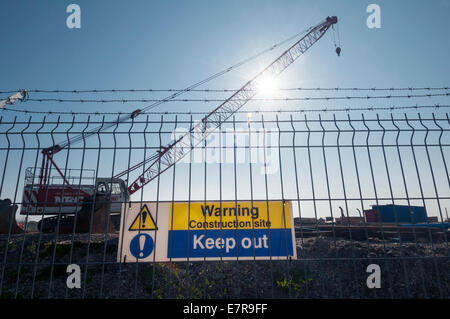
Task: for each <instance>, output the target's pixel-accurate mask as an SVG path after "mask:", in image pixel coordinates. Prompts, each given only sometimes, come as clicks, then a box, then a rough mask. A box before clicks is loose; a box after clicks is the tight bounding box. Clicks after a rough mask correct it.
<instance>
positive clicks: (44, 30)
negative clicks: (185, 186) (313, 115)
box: [0, 0, 450, 213]
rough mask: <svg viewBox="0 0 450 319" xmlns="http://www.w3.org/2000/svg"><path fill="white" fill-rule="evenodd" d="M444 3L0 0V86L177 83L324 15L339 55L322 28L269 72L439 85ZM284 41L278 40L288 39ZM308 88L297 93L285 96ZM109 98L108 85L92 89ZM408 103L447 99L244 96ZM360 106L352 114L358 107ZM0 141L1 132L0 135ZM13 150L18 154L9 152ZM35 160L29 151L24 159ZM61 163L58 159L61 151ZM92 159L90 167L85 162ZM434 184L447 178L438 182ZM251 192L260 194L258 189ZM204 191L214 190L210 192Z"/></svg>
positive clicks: (287, 82) (227, 81) (244, 74)
mask: <svg viewBox="0 0 450 319" xmlns="http://www.w3.org/2000/svg"><path fill="white" fill-rule="evenodd" d="M70 3H77V4H79V5H80V7H81V19H82V22H81V29H79V30H77V29H68V28H67V27H66V18H67V16H68V13H66V7H67V5H69V4H70ZM370 3H377V4H378V5H380V7H381V28H380V29H369V28H368V27H367V26H366V19H367V16H368V15H369V14H368V13H366V7H367V6H368V5H369V4H370ZM449 9H450V1H448V0H433V1H300V0H295V1H294V0H292V1H284V0H283V1H274V0H271V1H262V0H258V1H256V0H254V1H250V0H245V1H234V0H230V1H206V0H202V1H199V0H198V1H197V0H190V1H141V0H134V1H101V0H96V1H92V0H89V1H75V0H72V1H56V0H54V1H31V0H29V1H24V0H16V1H2V2H1V4H0V36H1V39H2V53H1V59H0V70H1V75H2V76H1V77H0V91H1V90H13V89H19V88H28V89H33V88H38V89H110V88H122V89H127V88H136V89H139V88H154V89H157V88H183V87H186V86H188V85H190V84H192V83H193V82H196V81H199V80H201V79H203V78H205V77H207V76H209V75H211V74H213V73H216V72H218V71H221V70H222V69H224V68H226V67H228V66H230V65H232V64H234V63H236V62H238V61H240V60H242V59H244V58H246V57H249V56H251V55H253V54H255V53H257V52H260V51H261V50H263V49H266V48H268V47H270V46H271V45H273V44H275V43H277V42H279V41H281V40H283V39H285V38H288V37H290V36H291V35H293V34H296V33H298V32H300V31H302V30H305V29H306V28H308V27H310V26H313V25H315V24H317V23H318V22H320V21H321V20H322V19H323V18H325V17H326V16H328V15H336V16H338V18H339V22H338V25H339V32H340V40H341V47H342V55H341V57H337V56H336V54H335V52H334V45H333V37H332V33H331V32H328V33H327V34H326V35H325V37H324V38H323V39H321V40H320V41H319V42H318V43H317V44H315V45H314V46H313V47H312V48H311V49H310V50H309V51H308V52H307V53H306V54H305V56H303V57H301V58H300V59H299V60H298V61H296V63H294V64H293V65H292V66H290V68H289V69H288V70H286V72H285V73H283V75H282V76H281V77H280V79H279V86H280V87H336V86H338V87H422V86H424V87H428V86H436V87H442V86H448V85H449V76H448V75H449V74H450V64H449V63H448V52H449V51H450V41H448V34H447V30H448V13H449V12H450V10H449ZM283 48H287V45H285V46H284V47H283ZM281 50H282V48H280V50H278V51H276V52H271V53H269V54H267V55H264V56H263V57H261V58H260V59H257V60H255V61H253V62H251V63H249V64H248V65H245V66H243V67H242V68H239V69H238V70H236V71H234V72H232V73H230V74H227V75H225V76H223V77H220V78H219V79H216V80H214V81H213V82H211V83H209V84H207V85H206V86H204V87H203V88H228V89H229V88H237V87H240V86H241V85H242V84H244V83H245V81H246V80H248V79H249V78H250V77H251V76H252V75H255V74H256V73H257V72H258V71H259V70H261V69H262V68H263V67H264V66H265V65H267V64H268V63H269V62H271V61H272V60H273V59H274V58H275V57H277V56H278V55H279V54H280V53H281V52H282V51H281ZM313 94H314V93H308V92H306V93H302V94H299V93H295V94H293V95H292V96H313ZM320 94H322V95H323V94H324V93H320ZM363 94H365V92H364V93H363ZM369 94H370V93H369ZM380 94H381V93H380ZM166 95H167V94H166ZM374 95H378V93H376V94H375V93H374ZM40 96H41V97H45V95H40ZM59 96H61V97H73V96H72V95H59ZM117 96H118V95H117V94H116V95H114V94H109V95H102V96H101V97H104V98H114V97H117ZM120 96H121V97H124V98H126V97H138V98H154V97H164V96H165V95H164V94H150V93H146V94H137V95H130V94H122V95H120ZM190 96H191V97H200V98H219V97H224V98H225V97H226V94H217V93H216V94H212V93H198V94H194V95H190ZM416 103H417V104H435V103H442V104H444V103H447V104H448V97H447V98H433V99H428V98H425V99H424V98H422V99H415V100H406V99H398V100H380V101H375V100H373V101H371V102H370V104H369V103H367V102H366V101H360V100H356V101H347V102H326V103H324V102H308V103H306V102H305V103H299V102H294V103H287V102H286V103H279V102H278V103H277V102H267V103H266V102H265V103H261V104H256V103H253V104H252V103H249V105H248V108H249V109H251V108H253V109H254V108H259V107H262V108H267V109H278V108H280V107H286V108H295V107H302V108H310V107H317V106H323V105H326V106H329V107H333V106H337V107H343V106H350V107H356V106H368V105H375V106H383V105H414V104H416ZM216 104H217V103H170V104H165V105H162V106H160V107H158V108H157V109H155V111H165V110H168V111H208V110H212V109H213V108H214V107H215V106H217V105H216ZM144 106H146V104H136V105H134V104H125V105H123V104H104V105H102V104H80V103H70V104H58V103H37V102H35V103H33V102H27V103H24V104H20V103H19V104H17V105H16V106H15V107H17V109H25V108H26V109H28V110H37V111H48V110H52V111H58V110H60V111H71V110H74V111H124V112H126V111H130V112H131V111H133V110H134V109H136V108H142V107H144ZM403 112H404V111H402V112H395V113H394V115H396V116H402V114H403ZM360 113H361V112H359V113H357V114H356V113H355V114H354V115H355V116H360ZM435 113H436V114H437V115H440V116H443V115H444V114H445V113H444V111H435ZM386 114H387V113H386ZM408 114H409V115H410V116H416V114H417V111H414V110H413V111H408ZM430 114H431V111H424V112H423V115H424V116H429V115H430ZM15 115H16V114H13V113H7V112H1V113H0V116H3V117H4V118H5V119H12V117H13V116H15ZM344 116H346V115H344ZM367 116H369V117H370V116H374V115H373V114H368V115H367ZM386 116H387V115H386ZM18 118H19V119H22V120H26V119H28V117H27V116H24V115H18ZM35 118H39V117H35ZM4 130H5V129H2V130H1V131H2V132H3V131H4ZM47 142H48V143H50V142H51V141H50V140H48V141H47ZM56 142H57V141H56ZM0 143H5V141H4V140H1V141H0ZM2 145H5V144H2ZM319 155H320V154H319ZM319 155H318V156H319ZM14 156H16V157H15V158H19V157H17V156H19V154H16V155H14ZM138 157H139V156H138ZM25 160H27V159H25ZM33 160H34V158H33V159H32V160H31V162H33ZM60 160H61V162H60V164H61V166H63V165H62V164H63V162H64V156H61V158H60ZM15 162H16V164H17V161H15ZM28 164H29V163H28ZM91 164H92V165H91V166H92V168H95V166H96V165H95V161H94V160H93V162H92V163H91ZM122 164H123V163H122ZM132 164H133V163H132ZM74 165H76V162H74ZM333 165H336V164H332V166H331V168H332V169H333V168H336V167H335V166H333ZM24 166H28V165H25V164H24ZM244 169H245V168H244ZM10 171H11V172H13V171H14V170H13V169H11V170H10ZM285 171H286V170H285ZM116 172H117V171H116ZM200 172H201V167H200V171H199V173H200ZM246 174H247V172H246ZM169 180H171V177H170V178H169ZM336 181H337V182H338V181H339V178H336ZM430 183H431V181H430ZM292 185H293V184H292ZM382 185H384V184H382ZM427 185H428V184H427ZM430 185H431V184H430ZM152 187H153V186H152ZM443 187H446V185H445V183H444V184H443ZM19 188H20V187H19ZM247 188H248V187H247ZM198 190H199V192H198V197H200V198H201V196H202V195H201V194H202V191H203V186H202V187H199V188H198ZM290 190H291V191H292V190H293V188H292V187H291V189H290ZM444 190H445V191H448V190H447V189H445V188H444ZM11 191H13V190H11ZM182 191H183V190H182ZM261 191H262V194H263V193H264V192H263V190H261ZM19 193H20V191H19ZM246 193H247V196H245V197H246V198H248V192H246ZM276 193H277V194H278V193H279V190H277V191H276ZM233 194H234V191H233V190H232V189H230V194H229V195H230V197H232V195H233ZM278 195H279V194H278ZM278 195H274V196H275V197H277V196H278ZM294 195H295V194H294ZM17 196H18V197H20V196H21V195H20V194H19V195H17ZM152 196H153V195H152ZM447 196H448V194H447ZM212 197H214V198H215V199H217V196H212ZM169 199H170V198H169ZM372 204H373V203H372ZM335 213H336V212H335Z"/></svg>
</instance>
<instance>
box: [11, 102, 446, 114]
mask: <svg viewBox="0 0 450 319" xmlns="http://www.w3.org/2000/svg"><path fill="white" fill-rule="evenodd" d="M431 108H434V109H446V108H450V105H440V104H434V105H405V106H381V107H376V106H369V107H343V108H336V107H332V108H329V107H323V108H312V109H305V108H302V109H281V108H280V109H278V110H276V109H272V110H261V109H249V110H242V111H237V112H235V113H238V114H245V113H247V114H248V113H256V114H257V113H261V114H264V113H306V112H352V111H379V110H389V111H395V110H405V109H431ZM3 111H8V112H17V113H27V114H43V115H122V114H127V113H128V112H74V111H65V112H64V111H29V110H17V109H9V108H4V109H3ZM208 113H209V112H207V111H204V112H200V111H179V112H171V111H159V112H158V111H148V112H143V113H141V114H148V115H164V114H183V115H195V114H198V115H203V114H208Z"/></svg>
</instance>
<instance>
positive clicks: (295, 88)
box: [0, 86, 450, 94]
mask: <svg viewBox="0 0 450 319" xmlns="http://www.w3.org/2000/svg"><path fill="white" fill-rule="evenodd" d="M185 90H186V89H89V90H60V89H54V90H44V89H31V90H27V91H28V93H47V94H49V93H70V94H84V93H151V92H184V91H185ZM237 90H238V89H237V88H236V89H208V88H207V89H190V90H188V91H189V92H204V93H208V92H211V93H218V92H225V93H230V92H235V91H237ZM277 90H278V91H443V90H450V87H448V86H442V87H390V88H387V87H386V88H376V87H364V88H362V87H343V88H340V87H310V88H306V87H291V88H278V89H277ZM18 91H19V90H11V91H0V94H12V93H15V92H18ZM249 91H250V90H249Z"/></svg>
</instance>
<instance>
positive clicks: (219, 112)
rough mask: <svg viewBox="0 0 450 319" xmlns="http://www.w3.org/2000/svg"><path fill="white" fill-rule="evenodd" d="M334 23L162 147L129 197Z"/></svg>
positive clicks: (330, 22) (321, 28) (332, 21)
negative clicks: (262, 81)
mask: <svg viewBox="0 0 450 319" xmlns="http://www.w3.org/2000/svg"><path fill="white" fill-rule="evenodd" d="M336 23H337V17H335V16H333V17H327V18H326V19H325V21H323V22H321V23H319V24H318V25H316V26H315V27H313V28H311V29H310V31H309V32H308V33H307V34H306V35H305V36H303V37H302V38H301V39H300V40H298V41H297V42H296V43H295V44H294V45H292V46H291V47H290V48H289V49H287V50H286V51H285V52H284V53H283V54H281V55H280V56H279V57H278V58H277V59H275V61H273V62H272V63H271V64H270V65H269V66H267V67H266V68H265V69H264V70H263V71H261V72H260V73H258V74H257V75H256V76H255V77H253V79H251V80H250V81H248V82H247V83H246V84H244V86H242V87H241V88H240V89H239V90H237V91H236V92H235V93H234V94H233V95H231V96H230V97H229V98H228V99H226V100H225V101H224V102H223V103H222V104H220V105H219V106H218V107H216V108H215V109H214V110H213V111H212V112H211V113H209V114H208V115H206V116H205V117H204V118H203V119H201V120H200V121H198V122H197V123H196V124H195V125H194V126H193V127H192V128H191V129H190V130H189V131H188V132H186V133H185V134H184V135H182V136H181V137H180V138H178V139H177V140H175V141H174V142H173V143H171V144H170V145H168V146H167V147H163V149H162V150H161V151H158V153H157V154H156V155H154V156H153V157H152V158H154V160H153V161H152V163H151V164H150V166H149V167H148V168H147V169H146V170H145V171H144V172H143V174H141V175H140V176H139V177H138V178H137V179H136V180H135V181H134V182H133V183H131V184H130V186H128V193H129V195H131V194H133V193H135V192H136V191H138V190H139V189H141V188H142V187H143V186H144V185H145V184H147V183H149V182H150V181H152V180H153V179H155V178H156V177H158V176H159V175H160V174H162V173H163V172H165V171H166V170H168V169H169V168H170V167H172V166H173V165H175V164H176V163H177V162H178V161H180V160H181V159H182V158H183V157H184V156H186V155H187V154H188V153H189V152H190V151H191V150H192V148H194V147H196V146H198V145H199V144H200V143H201V142H203V141H204V140H205V139H206V138H207V137H208V136H209V135H210V134H211V133H212V132H213V131H214V130H215V129H217V128H218V127H219V126H220V125H221V124H222V123H223V122H225V121H226V120H227V119H229V118H230V117H231V116H232V115H233V114H235V113H236V111H238V110H239V109H240V108H241V107H242V106H244V105H245V104H246V103H247V102H248V101H250V100H251V99H252V98H253V97H254V96H255V94H256V91H257V90H256V89H257V87H258V84H259V83H260V81H261V80H263V79H265V78H274V77H276V76H278V75H279V74H280V73H281V72H283V71H284V70H285V69H286V68H287V67H288V66H289V65H291V64H292V63H293V62H294V61H295V60H296V59H297V58H298V57H300V56H301V55H302V54H303V53H305V52H306V51H307V50H308V49H309V48H310V47H311V46H312V45H313V44H314V43H316V42H317V41H318V40H319V39H320V38H321V37H322V36H323V35H324V34H325V33H326V32H327V30H328V29H329V28H330V27H331V26H332V25H334V24H336ZM144 162H146V161H144ZM138 166H140V165H139V164H138V165H135V166H134V167H133V168H131V169H129V170H126V171H124V172H122V173H120V174H119V175H116V176H115V177H119V176H123V175H125V174H127V173H128V172H130V171H131V170H134V169H135V168H136V167H138Z"/></svg>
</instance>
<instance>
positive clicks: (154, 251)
mask: <svg viewBox="0 0 450 319" xmlns="http://www.w3.org/2000/svg"><path fill="white" fill-rule="evenodd" d="M120 225H121V230H120V237H119V246H118V254H117V259H118V261H119V262H167V261H185V260H190V261H196V260H238V259H239V260H254V259H256V260H265V259H274V260H283V259H297V251H296V249H295V232H294V223H293V219H292V207H291V203H290V202H282V201H268V202H267V201H253V202H242V201H239V202H234V201H226V202H224V201H222V202H206V203H205V202H190V203H189V202H174V203H172V202H158V203H156V202H132V203H131V206H129V205H124V208H123V211H122V218H121V224H120Z"/></svg>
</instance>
